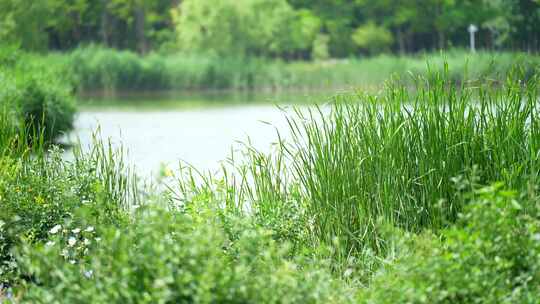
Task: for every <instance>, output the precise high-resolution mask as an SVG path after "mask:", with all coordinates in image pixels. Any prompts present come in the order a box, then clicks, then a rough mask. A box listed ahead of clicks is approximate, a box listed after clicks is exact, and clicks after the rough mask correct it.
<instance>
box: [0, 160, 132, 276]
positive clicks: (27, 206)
mask: <svg viewBox="0 0 540 304" xmlns="http://www.w3.org/2000/svg"><path fill="white" fill-rule="evenodd" d="M50 153H51V155H50V156H39V155H38V156H32V157H34V158H36V157H37V159H30V158H29V157H27V156H25V157H23V158H19V159H10V158H3V159H0V169H1V170H0V222H2V239H3V240H4V242H3V245H2V248H1V250H0V282H10V281H12V280H14V279H16V278H17V276H18V275H19V274H20V273H19V272H18V265H17V264H16V263H15V261H14V259H13V252H12V250H13V249H14V248H15V247H16V246H18V244H20V241H21V240H24V241H26V242H30V243H40V242H41V243H43V242H45V241H46V240H47V239H48V237H49V235H48V231H49V230H50V229H52V228H53V227H54V226H55V225H59V224H60V225H62V224H64V222H66V221H75V222H77V221H83V222H86V223H88V224H92V225H98V224H101V223H115V222H117V221H120V219H121V218H122V217H124V216H125V215H124V214H123V213H121V212H120V210H121V209H122V208H121V202H118V201H115V198H116V197H115V196H113V195H112V193H111V192H110V191H109V189H108V186H109V185H108V184H106V183H105V181H104V180H105V179H104V177H103V176H102V175H100V174H99V173H98V172H97V171H96V169H95V166H96V165H98V164H96V163H95V162H94V161H93V160H91V159H90V158H88V159H80V160H78V161H77V162H75V163H65V162H64V161H63V160H62V159H61V158H60V157H61V156H60V154H59V151H51V152H50ZM113 185H114V184H113ZM115 188H119V189H122V188H121V187H120V186H119V185H116V186H115Z"/></svg>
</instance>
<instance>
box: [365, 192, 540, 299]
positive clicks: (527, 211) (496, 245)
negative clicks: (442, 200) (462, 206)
mask: <svg viewBox="0 0 540 304" xmlns="http://www.w3.org/2000/svg"><path fill="white" fill-rule="evenodd" d="M476 195H477V197H476V198H475V199H474V200H473V202H472V203H471V204H470V205H469V206H468V207H467V208H466V210H465V212H464V214H463V216H462V217H461V218H460V219H459V221H458V223H457V226H456V227H453V228H450V229H448V230H447V231H445V232H444V233H443V236H442V240H437V239H436V238H434V237H414V238H413V241H412V242H411V247H410V249H409V250H410V252H409V254H408V255H405V256H404V257H401V258H400V259H398V260H397V261H394V264H391V265H390V266H389V267H388V268H387V269H385V270H384V271H382V272H381V273H379V274H378V275H376V276H375V277H374V279H373V282H372V283H371V286H370V287H369V288H368V289H367V291H366V292H365V293H363V294H362V295H361V296H360V302H361V303H537V302H538V298H539V297H540V205H539V202H538V198H537V197H532V198H527V197H521V198H517V197H516V196H515V195H514V194H513V193H511V192H508V191H503V189H502V188H500V186H493V187H490V188H484V189H482V190H480V191H479V192H477V193H476Z"/></svg>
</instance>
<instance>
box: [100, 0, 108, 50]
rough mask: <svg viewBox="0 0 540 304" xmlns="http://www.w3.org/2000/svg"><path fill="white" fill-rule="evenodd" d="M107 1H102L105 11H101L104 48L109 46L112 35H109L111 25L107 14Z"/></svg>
mask: <svg viewBox="0 0 540 304" xmlns="http://www.w3.org/2000/svg"><path fill="white" fill-rule="evenodd" d="M107 2H108V1H107V0H102V1H101V3H102V5H103V10H102V11H101V42H102V43H103V45H104V46H109V45H110V44H109V41H110V35H109V24H110V16H109V13H108V12H107Z"/></svg>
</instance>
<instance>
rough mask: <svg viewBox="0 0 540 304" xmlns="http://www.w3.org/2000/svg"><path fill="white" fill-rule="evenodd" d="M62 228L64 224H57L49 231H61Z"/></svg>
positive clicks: (51, 232)
mask: <svg viewBox="0 0 540 304" xmlns="http://www.w3.org/2000/svg"><path fill="white" fill-rule="evenodd" d="M60 229H62V225H56V226H54V227H52V229H51V230H49V233H50V234H55V233H58V231H60Z"/></svg>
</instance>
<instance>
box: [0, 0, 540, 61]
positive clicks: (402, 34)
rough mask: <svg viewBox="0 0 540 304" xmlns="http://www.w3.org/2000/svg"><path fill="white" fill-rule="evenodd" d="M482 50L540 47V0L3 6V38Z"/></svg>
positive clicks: (285, 52)
mask: <svg viewBox="0 0 540 304" xmlns="http://www.w3.org/2000/svg"><path fill="white" fill-rule="evenodd" d="M469 24H476V25H477V26H478V27H479V29H480V31H479V33H478V46H479V47H481V48H489V49H513V50H517V49H520V50H525V51H538V50H539V49H540V0H378V1H371V0H40V1H24V0H0V41H2V42H3V43H10V44H17V45H20V46H21V47H23V48H25V49H28V50H35V51H44V50H49V49H53V50H66V49H70V48H74V47H77V46H78V45H81V44H91V43H96V44H102V45H104V46H107V47H113V48H119V49H132V50H136V51H138V52H140V53H146V52H148V51H152V50H161V51H178V50H181V51H187V52H211V53H215V54H218V55H238V56H264V57H282V58H287V59H294V58H306V59H307V58H313V57H317V58H322V57H328V56H331V57H344V56H351V55H357V54H376V53H379V52H383V51H384V52H396V53H398V52H401V53H410V52H417V51H422V50H434V49H443V48H448V47H466V46H467V44H468V35H467V32H466V29H467V27H468V26H469Z"/></svg>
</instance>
